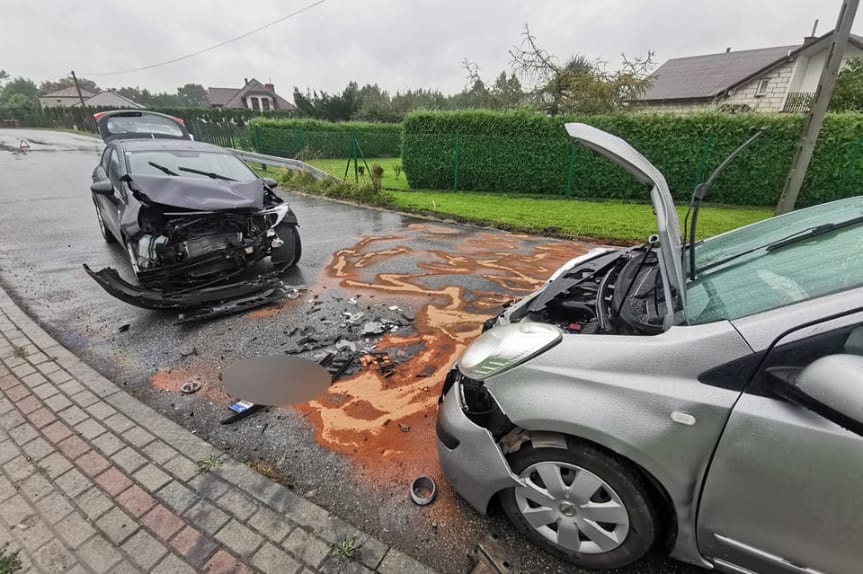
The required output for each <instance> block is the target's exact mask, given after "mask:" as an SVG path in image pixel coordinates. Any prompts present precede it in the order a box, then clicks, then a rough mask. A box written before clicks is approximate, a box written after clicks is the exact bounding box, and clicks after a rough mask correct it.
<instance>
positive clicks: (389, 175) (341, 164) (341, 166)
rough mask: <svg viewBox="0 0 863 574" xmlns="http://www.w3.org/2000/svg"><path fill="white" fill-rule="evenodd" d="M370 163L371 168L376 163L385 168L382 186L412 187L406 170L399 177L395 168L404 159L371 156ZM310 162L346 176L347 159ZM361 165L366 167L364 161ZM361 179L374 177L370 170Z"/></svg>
mask: <svg viewBox="0 0 863 574" xmlns="http://www.w3.org/2000/svg"><path fill="white" fill-rule="evenodd" d="M366 162H367V163H368V164H369V168H371V167H372V166H373V165H374V164H378V165H380V166H381V167H382V168H384V174H383V175H382V176H381V187H382V188H383V189H394V190H399V191H407V190H408V189H410V188H409V187H408V180H407V178H406V177H405V174H404V172H402V173H401V174H400V175H399V176H398V178H396V172H395V170H394V169H393V166H395V165H401V163H402V160H401V158H398V157H375V158H369V159H367V160H366ZM308 163H310V164H312V165H313V166H315V167H317V168H320V169H322V170H324V171H325V172H327V173H330V174H332V175H334V176H336V177H337V178H339V179H341V178H343V177H344V176H345V165H346V164H347V163H348V160H347V159H313V160H311V161H309V162H308ZM359 165H360V166H361V167H365V166H364V164H363V161H362V160H360V161H359ZM348 181H354V164H353V162H352V163H351V168H350V170H349V172H348ZM360 181H366V182H367V183H371V181H372V179H371V177H369V173H368V170H366V173H365V175H364V176H360Z"/></svg>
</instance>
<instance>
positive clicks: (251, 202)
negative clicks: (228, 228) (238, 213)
mask: <svg viewBox="0 0 863 574" xmlns="http://www.w3.org/2000/svg"><path fill="white" fill-rule="evenodd" d="M129 179H130V181H129V186H130V187H131V189H132V191H133V192H134V193H135V195H136V197H138V198H139V199H140V200H141V201H146V202H148V203H159V204H161V205H169V206H171V207H178V208H181V209H191V210H194V211H223V210H231V209H256V210H261V209H263V208H264V183H263V182H262V181H261V180H254V181H249V182H245V183H242V182H236V181H224V180H219V179H205V178H202V177H185V176H174V175H132V176H130V177H129Z"/></svg>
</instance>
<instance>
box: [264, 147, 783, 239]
mask: <svg viewBox="0 0 863 574" xmlns="http://www.w3.org/2000/svg"><path fill="white" fill-rule="evenodd" d="M367 161H368V164H369V167H371V166H372V165H373V164H374V163H377V164H379V165H380V166H381V167H383V168H384V174H383V177H382V181H381V184H382V187H383V189H384V190H385V191H384V195H385V196H387V197H390V198H392V200H393V205H392V207H394V208H396V209H400V210H403V211H412V212H419V213H431V214H437V215H440V216H442V217H450V218H453V219H456V220H458V221H465V222H470V223H478V224H482V225H492V226H495V227H501V228H504V229H511V230H514V231H521V232H534V233H537V232H543V231H546V232H548V231H551V230H554V231H556V232H559V233H561V234H567V235H578V236H582V237H590V238H595V239H598V240H600V241H601V240H606V241H623V242H633V241H644V240H645V239H647V237H648V236H649V235H650V234H652V233H655V232H656V217H655V216H654V215H653V206H652V205H650V204H648V203H643V204H641V203H622V202H615V201H585V200H577V199H560V198H559V197H557V196H545V197H543V196H525V195H517V196H513V195H507V194H502V193H480V192H462V193H452V192H450V191H439V190H417V191H414V190H410V188H408V182H407V178H405V174H404V173H402V174H401V175H400V176H399V178H398V179H396V177H395V171H394V170H393V166H394V165H397V164H400V163H401V159H399V158H372V159H369V160H367ZM309 163H311V164H312V165H314V166H316V167H319V168H320V169H323V170H324V171H326V172H328V173H331V174H333V175H335V176H336V177H338V178H339V179H341V178H342V177H343V176H344V174H345V164H346V163H347V159H317V160H312V161H310V162H309ZM360 165H362V163H361V164H360ZM253 167H256V166H255V165H254V164H253ZM361 179H362V178H361ZM365 180H366V181H368V182H370V181H371V180H370V178H369V176H368V174H366V175H365ZM348 181H349V182H353V165H351V169H350V173H349V175H348ZM308 191H310V192H312V193H318V192H316V191H315V190H313V189H309V190H308ZM647 198H648V196H647V194H646V193H645V200H647ZM348 199H350V198H348ZM360 201H363V200H360ZM677 211H678V213H679V215H680V222H681V226H682V225H683V217H684V215H685V214H686V206H685V205H684V206H679V207H678V208H677ZM772 215H773V211H772V210H771V209H768V208H763V207H745V206H716V207H705V208H703V209H702V210H701V213H700V215H699V218H698V237H699V238H700V239H703V238H705V237H710V236H711V235H716V234H718V233H722V232H723V231H728V230H731V229H735V228H737V227H740V226H742V225H747V224H749V223H754V222H756V221H759V220H761V219H765V218H767V217H770V216H772Z"/></svg>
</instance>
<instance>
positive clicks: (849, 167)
mask: <svg viewBox="0 0 863 574" xmlns="http://www.w3.org/2000/svg"><path fill="white" fill-rule="evenodd" d="M569 121H581V122H584V123H588V124H590V125H593V126H596V127H598V128H601V129H603V130H606V131H608V132H611V133H613V134H616V135H618V136H621V137H622V138H624V139H626V140H627V141H629V142H630V143H631V144H632V145H633V146H634V147H635V148H636V149H638V150H639V151H641V152H642V153H643V154H644V155H645V156H646V157H647V158H648V159H649V160H650V161H652V162H653V163H654V164H655V165H656V166H657V167H658V168H659V169H660V170H661V171H662V172H663V173H664V174H665V177H666V178H667V180H668V183H669V186H670V188H671V191H672V194H673V195H674V197H675V199H676V200H678V201H682V202H683V201H688V200H689V197H690V195H691V193H692V190H693V187H694V185H695V184H696V183H697V181H698V178H699V175H700V174H701V173H703V172H704V171H705V170H706V171H707V173H709V172H710V171H711V170H712V169H713V168H714V167H715V166H716V165H718V164H719V162H720V161H722V159H723V158H724V157H725V156H726V155H727V154H728V153H729V152H730V151H731V150H733V149H734V148H735V147H736V146H737V145H739V144H740V143H742V142H743V141H744V140H745V139H746V138H748V137H749V136H750V135H752V134H753V133H755V132H756V131H757V130H758V129H759V128H761V127H767V128H768V132H767V134H765V135H764V136H762V137H761V139H760V140H758V141H757V142H756V143H755V144H754V145H753V146H752V147H751V148H750V149H748V150H747V151H746V152H744V153H743V154H742V155H741V156H740V157H738V158H737V160H736V161H735V162H734V164H732V165H731V167H729V168H728V169H727V170H726V171H725V173H724V174H723V175H722V176H721V177H720V179H719V180H718V181H717V182H716V185H715V186H714V187H713V189H712V191H711V193H710V200H711V201H714V202H721V203H731V204H748V205H772V204H775V203H776V200H777V199H778V196H779V193H780V192H781V190H782V187H783V185H784V183H785V178H786V176H787V175H788V168H789V166H790V164H791V159H792V156H793V153H794V144H795V142H796V141H797V139H798V138H799V136H800V133H801V130H802V122H803V118H802V116H798V115H784V114H772V115H764V114H762V115H758V114H720V113H704V114H691V115H667V114H664V115H660V114H616V115H607V116H584V117H578V116H569V117H548V116H543V115H539V114H535V113H527V112H522V113H498V112H489V111H459V112H416V113H413V114H410V115H408V116H407V117H406V118H405V121H404V123H403V128H404V132H403V137H402V140H403V141H402V163H403V165H404V171H405V175H406V176H407V178H408V182H409V183H410V186H411V187H412V188H417V189H452V188H453V186H454V179H455V177H454V175H455V173H454V171H455V170H454V165H455V163H456V146H457V144H458V145H459V147H460V150H459V154H458V164H459V169H458V189H459V190H478V191H500V192H510V193H551V194H564V193H565V191H566V188H567V181H568V178H569V170H570V165H572V189H571V192H572V195H573V196H574V197H585V198H613V199H627V200H630V199H634V200H644V199H646V198H647V193H646V192H645V190H644V189H642V188H641V187H640V186H639V185H638V184H637V183H635V182H634V180H633V179H632V178H631V177H630V176H629V175H628V174H626V173H625V172H624V171H623V169H621V168H619V167H617V166H616V165H614V164H612V163H611V162H609V161H607V160H605V159H603V158H601V157H599V156H598V155H596V154H594V153H593V152H591V151H590V150H588V149H587V148H585V147H584V146H579V145H575V146H573V140H571V139H570V138H569V136H568V135H567V134H566V131H565V129H564V127H563V124H564V123H566V122H569ZM457 134H458V135H457ZM861 138H863V114H831V115H829V116H828V118H827V122H826V124H825V127H824V130H823V131H822V134H821V137H820V139H819V142H818V146H817V148H816V153H815V158H814V159H813V162H812V165H811V168H810V172H809V175H808V177H807V180H806V184H805V186H804V191H803V194H802V196H801V199H800V204H801V205H805V204H812V203H818V202H823V201H827V200H830V199H834V198H838V197H844V196H849V195H855V194H859V193H863V189H861V185H860V184H861V181H863V159H860V157H859V156H860V154H861V148H863V141H861ZM573 147H574V152H573ZM573 153H574V154H575V155H574V161H573V163H572V164H571V163H570V162H571V161H572V160H573V156H572V154H573Z"/></svg>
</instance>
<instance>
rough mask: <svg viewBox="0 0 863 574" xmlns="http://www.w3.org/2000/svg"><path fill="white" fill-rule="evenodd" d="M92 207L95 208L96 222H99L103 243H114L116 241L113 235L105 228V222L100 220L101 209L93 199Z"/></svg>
mask: <svg viewBox="0 0 863 574" xmlns="http://www.w3.org/2000/svg"><path fill="white" fill-rule="evenodd" d="M93 205H94V206H96V220H97V221H98V222H99V231H100V232H101V233H102V239H104V240H105V243H116V242H117V239H116V238H115V237H114V234H113V233H111V231H110V230H109V229H108V228H107V227H105V220H104V219H102V208H101V207H99V203H98V202H97V201H96V200H95V199H93Z"/></svg>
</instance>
